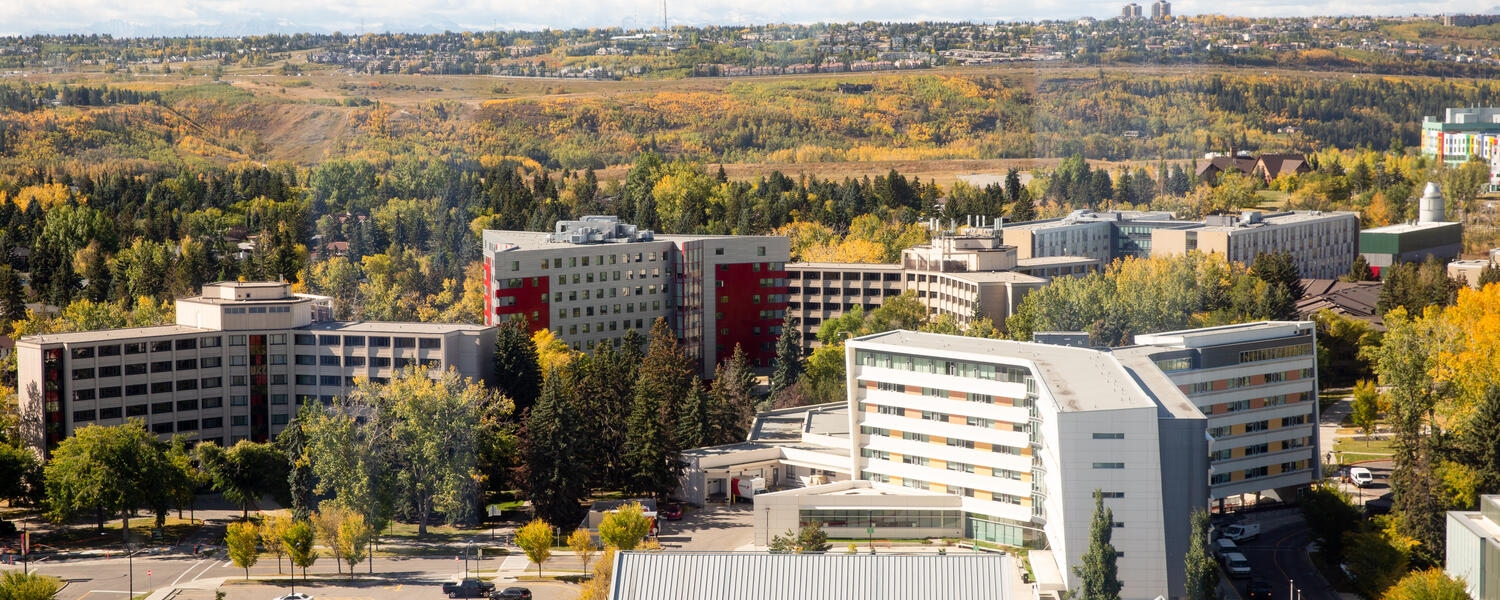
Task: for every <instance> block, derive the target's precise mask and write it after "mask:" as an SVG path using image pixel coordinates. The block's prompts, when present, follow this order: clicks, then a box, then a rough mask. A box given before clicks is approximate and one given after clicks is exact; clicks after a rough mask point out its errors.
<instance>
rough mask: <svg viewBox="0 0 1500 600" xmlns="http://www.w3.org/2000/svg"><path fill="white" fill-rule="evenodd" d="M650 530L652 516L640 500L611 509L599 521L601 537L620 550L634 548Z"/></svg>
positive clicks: (606, 542)
mask: <svg viewBox="0 0 1500 600" xmlns="http://www.w3.org/2000/svg"><path fill="white" fill-rule="evenodd" d="M650 531H651V518H650V517H647V516H646V509H645V507H643V506H641V504H640V503H639V502H631V503H630V504H626V505H624V506H621V507H620V508H617V509H615V510H612V511H609V513H608V514H605V515H604V518H603V519H602V520H601V521H599V539H601V540H604V543H605V544H608V545H609V546H610V547H611V548H615V549H618V550H634V549H635V548H636V546H637V545H639V544H640V543H641V540H642V539H645V537H646V534H647V533H649V532H650Z"/></svg>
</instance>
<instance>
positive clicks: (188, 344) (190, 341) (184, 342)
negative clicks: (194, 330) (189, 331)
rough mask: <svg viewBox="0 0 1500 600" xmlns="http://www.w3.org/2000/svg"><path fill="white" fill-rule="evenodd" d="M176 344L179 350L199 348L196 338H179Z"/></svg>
mask: <svg viewBox="0 0 1500 600" xmlns="http://www.w3.org/2000/svg"><path fill="white" fill-rule="evenodd" d="M176 346H177V349H178V350H197V349H198V340H197V339H196V338H187V339H181V340H177V344H176Z"/></svg>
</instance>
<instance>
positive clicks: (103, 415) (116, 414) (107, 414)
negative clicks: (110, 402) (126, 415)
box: [99, 406, 120, 420]
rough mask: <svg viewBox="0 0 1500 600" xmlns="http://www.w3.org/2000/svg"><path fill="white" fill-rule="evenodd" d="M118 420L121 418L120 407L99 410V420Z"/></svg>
mask: <svg viewBox="0 0 1500 600" xmlns="http://www.w3.org/2000/svg"><path fill="white" fill-rule="evenodd" d="M118 418H120V407H118V406H112V407H109V408H101V409H99V419H101V420H103V419H118Z"/></svg>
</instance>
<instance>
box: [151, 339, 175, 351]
mask: <svg viewBox="0 0 1500 600" xmlns="http://www.w3.org/2000/svg"><path fill="white" fill-rule="evenodd" d="M151 351H152V352H171V351H172V340H158V341H155V342H151Z"/></svg>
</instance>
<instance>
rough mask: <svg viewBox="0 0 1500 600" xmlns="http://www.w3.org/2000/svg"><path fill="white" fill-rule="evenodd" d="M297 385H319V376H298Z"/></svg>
mask: <svg viewBox="0 0 1500 600" xmlns="http://www.w3.org/2000/svg"><path fill="white" fill-rule="evenodd" d="M297 385H318V376H317V375H298V376H297Z"/></svg>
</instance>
